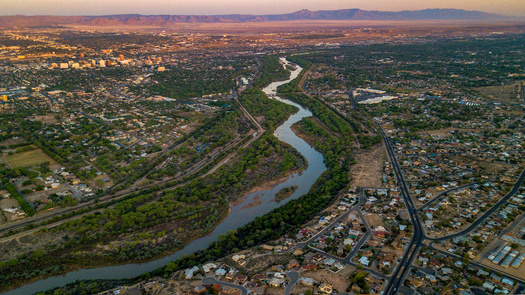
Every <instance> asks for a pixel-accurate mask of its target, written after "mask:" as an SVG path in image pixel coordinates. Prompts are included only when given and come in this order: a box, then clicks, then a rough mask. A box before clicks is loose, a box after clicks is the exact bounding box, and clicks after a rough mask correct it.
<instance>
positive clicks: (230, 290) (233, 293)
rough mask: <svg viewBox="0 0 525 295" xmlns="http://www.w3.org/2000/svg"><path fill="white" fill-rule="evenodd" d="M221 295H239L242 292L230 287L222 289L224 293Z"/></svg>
mask: <svg viewBox="0 0 525 295" xmlns="http://www.w3.org/2000/svg"><path fill="white" fill-rule="evenodd" d="M221 294H230V295H237V294H239V295H240V294H241V290H239V289H237V288H232V287H229V286H224V288H222V293H221Z"/></svg>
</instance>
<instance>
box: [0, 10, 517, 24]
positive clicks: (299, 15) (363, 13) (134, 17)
mask: <svg viewBox="0 0 525 295" xmlns="http://www.w3.org/2000/svg"><path fill="white" fill-rule="evenodd" d="M501 19H510V17H508V16H503V15H498V14H493V13H486V12H480V11H466V10H461V9H425V10H405V11H399V12H393V11H375V10H374V11H370V10H362V9H341V10H318V11H310V10H307V9H304V10H300V11H296V12H293V13H287V14H271V15H249V14H230V15H140V14H118V15H104V16H47V15H40V16H23V15H12V16H0V26H1V27H58V26H65V25H86V26H118V25H135V26H169V25H170V24H171V23H243V22H269V21H295V20H501Z"/></svg>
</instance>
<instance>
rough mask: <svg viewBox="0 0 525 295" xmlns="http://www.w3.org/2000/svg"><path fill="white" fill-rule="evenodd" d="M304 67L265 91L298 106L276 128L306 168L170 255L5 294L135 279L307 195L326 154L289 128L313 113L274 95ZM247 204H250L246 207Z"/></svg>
mask: <svg viewBox="0 0 525 295" xmlns="http://www.w3.org/2000/svg"><path fill="white" fill-rule="evenodd" d="M281 62H282V63H283V66H284V65H287V64H289V63H288V61H287V60H286V59H284V58H281ZM301 70H302V68H301V67H299V66H297V68H296V69H295V70H294V71H292V72H291V75H290V78H289V79H288V80H286V81H280V82H274V83H271V84H270V85H268V86H267V87H266V88H264V89H263V91H264V93H266V95H268V96H270V97H273V98H274V99H277V100H279V101H281V102H284V103H286V104H290V105H293V106H295V107H297V108H298V109H299V111H298V112H297V113H295V114H293V115H291V116H290V118H288V120H287V121H285V122H284V123H283V124H282V125H281V126H279V127H278V128H277V129H276V130H275V132H274V135H275V136H276V137H277V138H279V140H281V141H283V142H285V143H288V144H289V145H291V146H292V147H294V148H295V149H296V150H297V151H298V152H299V153H301V155H303V157H304V158H305V159H306V160H307V162H308V167H307V169H306V170H304V171H302V172H298V173H295V174H293V175H290V176H289V177H288V178H287V179H286V181H284V182H283V183H280V184H278V185H276V186H274V187H273V188H272V189H270V190H266V191H259V192H255V193H251V194H247V195H245V196H243V197H242V198H241V200H243V201H242V202H236V203H235V205H234V204H232V205H231V213H230V214H229V215H228V217H226V219H224V221H222V222H221V223H220V224H219V225H218V226H217V227H216V228H215V229H214V230H213V231H212V232H211V233H210V234H209V235H207V236H205V237H202V238H199V239H196V240H194V241H193V242H191V243H189V244H188V245H186V246H185V247H184V248H183V249H181V250H179V251H177V252H175V253H173V254H171V255H168V256H166V257H163V258H160V259H156V260H153V261H150V262H145V263H131V264H123V265H115V266H106V267H98V268H90V269H81V270H77V271H72V272H68V273H66V274H63V275H58V276H53V277H49V278H46V279H42V280H39V281H36V282H33V283H30V284H27V285H25V286H22V287H20V288H18V289H14V290H11V291H8V292H5V293H3V294H9V295H11V294H13V295H14V294H32V293H36V292H40V291H45V290H49V289H52V288H56V287H60V286H64V285H66V284H68V283H72V282H75V281H77V280H93V279H125V278H133V277H136V276H139V275H141V274H143V273H145V272H149V271H153V270H155V269H158V268H160V267H163V266H165V265H167V264H168V263H169V262H170V261H172V260H176V259H178V258H180V257H181V256H182V255H188V254H191V253H193V252H195V251H198V250H202V249H206V248H207V247H208V245H209V244H210V243H211V242H213V241H216V240H217V238H218V236H219V235H221V234H225V233H227V232H228V231H230V230H234V229H237V228H238V227H241V226H243V225H245V224H247V223H249V222H250V221H252V220H254V219H255V218H256V217H258V216H262V215H264V214H266V213H267V212H269V211H271V210H272V209H274V208H277V207H280V206H282V205H283V204H285V203H287V202H288V201H290V200H293V199H297V198H299V197H300V196H302V195H304V194H306V193H307V192H308V191H309V190H310V188H311V187H312V185H313V184H314V183H315V181H316V180H317V179H318V178H319V176H321V174H322V173H323V172H324V171H326V166H325V165H324V158H323V156H322V155H321V154H320V153H319V152H317V151H316V150H315V149H314V148H312V147H311V146H309V145H308V144H307V143H306V142H305V141H304V140H302V139H301V138H299V137H298V136H297V135H296V134H295V133H294V132H293V131H292V129H291V128H290V127H291V126H292V125H293V124H295V123H297V122H299V121H300V120H301V119H303V118H305V117H309V116H312V113H311V112H310V111H309V110H307V109H305V108H303V107H302V106H300V105H299V104H296V103H294V102H292V101H289V100H287V99H283V98H280V97H277V96H275V94H276V93H277V87H278V86H280V85H283V84H286V83H288V82H290V81H291V80H293V79H295V78H297V76H298V75H299V74H300V73H301ZM294 185H296V186H298V188H297V189H296V190H295V192H294V193H293V194H292V195H291V196H290V197H288V198H286V199H285V200H282V201H280V202H278V203H277V202H275V201H273V199H274V197H275V194H276V193H277V192H278V191H279V190H280V189H282V188H285V187H290V186H294ZM248 204H249V206H247V205H248Z"/></svg>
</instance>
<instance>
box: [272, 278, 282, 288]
mask: <svg viewBox="0 0 525 295" xmlns="http://www.w3.org/2000/svg"><path fill="white" fill-rule="evenodd" d="M283 282H284V280H283V279H279V278H272V279H271V280H270V283H269V285H270V286H272V287H280V286H281V285H282V284H283Z"/></svg>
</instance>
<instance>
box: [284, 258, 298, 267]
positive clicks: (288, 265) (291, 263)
mask: <svg viewBox="0 0 525 295" xmlns="http://www.w3.org/2000/svg"><path fill="white" fill-rule="evenodd" d="M298 266H299V261H297V260H295V259H292V260H290V261H289V262H288V264H287V265H286V268H288V269H292V268H294V267H298Z"/></svg>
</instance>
